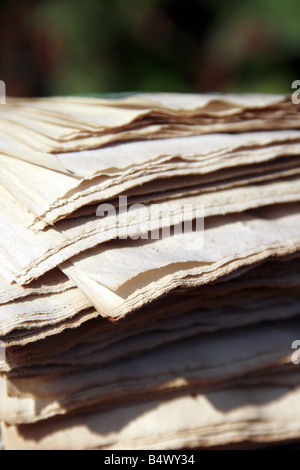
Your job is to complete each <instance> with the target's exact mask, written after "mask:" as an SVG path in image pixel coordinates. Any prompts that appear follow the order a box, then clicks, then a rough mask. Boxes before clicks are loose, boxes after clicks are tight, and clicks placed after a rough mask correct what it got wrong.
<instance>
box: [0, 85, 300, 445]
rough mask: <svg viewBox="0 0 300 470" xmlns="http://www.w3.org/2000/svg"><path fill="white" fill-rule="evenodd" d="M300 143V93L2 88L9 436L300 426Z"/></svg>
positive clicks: (139, 435) (113, 437) (0, 303)
mask: <svg viewBox="0 0 300 470" xmlns="http://www.w3.org/2000/svg"><path fill="white" fill-rule="evenodd" d="M299 155H300V113H299V108H298V107H297V106H295V105H294V104H293V103H292V101H291V100H290V97H286V96H277V95H276V96H273V95H177V94H139V95H135V96H130V97H127V98H123V99H118V100H104V99H93V98H51V99H35V100H34V99H23V100H16V99H12V100H10V101H8V104H7V105H6V106H2V107H1V108H0V168H1V169H0V201H1V205H0V216H1V231H0V248H1V249H0V339H1V341H2V343H1V344H2V351H4V352H5V358H4V357H2V359H3V360H2V361H0V370H1V372H2V378H1V401H0V420H1V421H2V434H3V440H4V445H5V448H7V449H180V448H202V447H203V448H214V447H224V446H225V447H231V448H232V447H240V446H244V447H245V446H248V445H251V446H253V445H255V446H258V445H268V444H270V443H273V442H281V441H288V440H292V439H299V438H300V424H299V423H300V420H299V418H300V406H299V400H298V397H299V396H300V372H299V371H300V369H299V368H298V367H300V365H299V366H298V363H299V362H300V357H299V359H298V355H297V354H298V351H297V348H298V347H299V346H300V319H299V314H300V289H299V287H300V258H299V256H300V164H299ZM297 340H299V344H298V343H297ZM3 354H4V353H3ZM4 359H5V360H4Z"/></svg>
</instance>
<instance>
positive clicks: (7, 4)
mask: <svg viewBox="0 0 300 470" xmlns="http://www.w3.org/2000/svg"><path fill="white" fill-rule="evenodd" d="M299 22H300V1H299V0H284V1H282V0H227V1H225V0H209V1H208V0H207V1H197V0H9V1H8V0H1V1H0V40H1V52H0V79H1V80H4V81H5V82H6V86H7V95H10V96H48V95H61V94H81V93H107V92H118V91H131V90H134V91H139V90H143V91H179V92H209V91H236V92H255V91H261V92H269V93H272V92H279V93H280V92H283V93H289V92H291V83H292V81H293V80H296V79H300V73H299V65H300V54H299V45H300V24H299Z"/></svg>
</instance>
